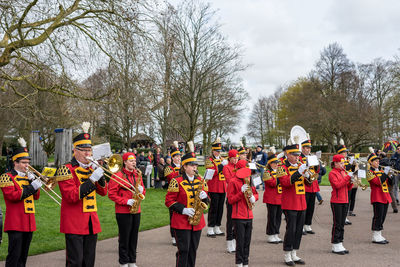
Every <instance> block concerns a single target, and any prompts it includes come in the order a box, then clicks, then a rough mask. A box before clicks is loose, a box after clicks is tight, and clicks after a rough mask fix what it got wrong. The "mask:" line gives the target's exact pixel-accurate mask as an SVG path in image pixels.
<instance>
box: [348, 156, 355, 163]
mask: <svg viewBox="0 0 400 267" xmlns="http://www.w3.org/2000/svg"><path fill="white" fill-rule="evenodd" d="M353 162H354V157H351V158H350V159H349V163H350V165H353Z"/></svg>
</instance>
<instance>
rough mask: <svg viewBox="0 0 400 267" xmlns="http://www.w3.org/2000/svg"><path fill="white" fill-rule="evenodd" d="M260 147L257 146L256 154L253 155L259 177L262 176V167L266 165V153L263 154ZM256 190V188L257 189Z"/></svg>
mask: <svg viewBox="0 0 400 267" xmlns="http://www.w3.org/2000/svg"><path fill="white" fill-rule="evenodd" d="M262 149H263V147H262V146H257V148H256V154H255V158H254V160H255V162H256V163H257V170H258V173H259V174H260V177H263V175H264V166H265V165H267V158H268V156H267V153H265V152H264V151H263V150H262ZM257 189H258V188H257Z"/></svg>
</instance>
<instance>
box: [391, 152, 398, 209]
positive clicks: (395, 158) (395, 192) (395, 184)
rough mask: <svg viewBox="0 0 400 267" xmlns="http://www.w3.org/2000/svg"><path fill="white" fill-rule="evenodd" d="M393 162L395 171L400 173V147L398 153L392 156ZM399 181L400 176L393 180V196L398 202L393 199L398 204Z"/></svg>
mask: <svg viewBox="0 0 400 267" xmlns="http://www.w3.org/2000/svg"><path fill="white" fill-rule="evenodd" d="M392 162H393V167H394V169H395V170H398V171H400V145H399V146H398V147H397V148H396V152H395V153H394V154H393V156H392ZM399 179H400V174H397V175H396V176H395V177H394V178H393V195H394V197H395V199H396V200H394V199H393V201H396V204H399V194H398V191H399Z"/></svg>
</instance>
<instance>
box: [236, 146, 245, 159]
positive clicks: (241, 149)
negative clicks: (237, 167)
mask: <svg viewBox="0 0 400 267" xmlns="http://www.w3.org/2000/svg"><path fill="white" fill-rule="evenodd" d="M238 154H239V160H242V159H244V160H247V150H246V148H245V147H244V146H243V144H242V143H240V147H239V149H238Z"/></svg>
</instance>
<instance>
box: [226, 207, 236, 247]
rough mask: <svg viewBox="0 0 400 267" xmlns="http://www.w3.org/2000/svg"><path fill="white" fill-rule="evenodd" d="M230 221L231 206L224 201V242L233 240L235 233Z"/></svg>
mask: <svg viewBox="0 0 400 267" xmlns="http://www.w3.org/2000/svg"><path fill="white" fill-rule="evenodd" d="M233 229H234V226H233V221H232V205H231V204H229V203H228V201H226V240H228V241H229V240H233V239H235V232H234V230H233Z"/></svg>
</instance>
